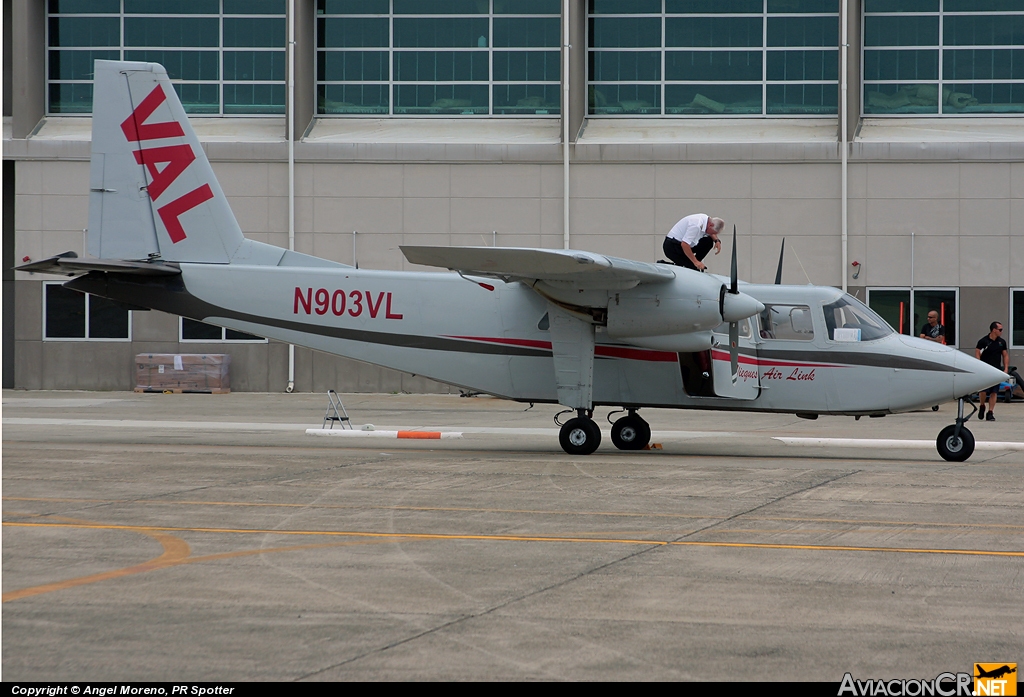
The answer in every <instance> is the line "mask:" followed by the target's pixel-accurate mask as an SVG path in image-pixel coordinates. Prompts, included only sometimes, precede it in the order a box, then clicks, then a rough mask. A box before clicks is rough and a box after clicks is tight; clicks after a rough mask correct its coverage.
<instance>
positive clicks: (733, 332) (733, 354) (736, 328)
mask: <svg viewBox="0 0 1024 697" xmlns="http://www.w3.org/2000/svg"><path fill="white" fill-rule="evenodd" d="M739 352H740V324H739V322H729V367H730V368H731V369H732V384H734V385H735V384H736V378H737V377H738V376H739V364H740V356H739Z"/></svg>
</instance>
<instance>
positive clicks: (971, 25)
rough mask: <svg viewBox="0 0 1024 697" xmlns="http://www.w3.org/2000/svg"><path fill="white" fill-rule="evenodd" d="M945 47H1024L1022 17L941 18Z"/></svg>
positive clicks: (965, 16)
mask: <svg viewBox="0 0 1024 697" xmlns="http://www.w3.org/2000/svg"><path fill="white" fill-rule="evenodd" d="M942 38H943V40H944V41H945V44H946V45H947V46H972V45H981V46H1000V45H1002V46H1019V45H1024V15H976V16H971V15H949V14H947V15H946V16H945V17H944V18H943V23H942Z"/></svg>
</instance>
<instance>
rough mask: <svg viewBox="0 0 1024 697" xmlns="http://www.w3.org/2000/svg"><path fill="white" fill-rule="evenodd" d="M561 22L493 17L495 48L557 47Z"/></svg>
mask: <svg viewBox="0 0 1024 697" xmlns="http://www.w3.org/2000/svg"><path fill="white" fill-rule="evenodd" d="M561 27H562V21H561V20H560V19H559V18H558V17H508V18H504V17H495V18H494V45H495V46H501V47H505V46H526V47H531V46H538V47H548V46H558V45H559V43H560V42H559V38H560V37H559V33H560V32H561Z"/></svg>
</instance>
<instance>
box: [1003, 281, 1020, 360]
mask: <svg viewBox="0 0 1024 697" xmlns="http://www.w3.org/2000/svg"><path fill="white" fill-rule="evenodd" d="M1006 338H1008V339H1009V340H1010V341H1009V343H1010V346H1011V347H1013V348H1024V288H1011V289H1010V336H1008V337H1006Z"/></svg>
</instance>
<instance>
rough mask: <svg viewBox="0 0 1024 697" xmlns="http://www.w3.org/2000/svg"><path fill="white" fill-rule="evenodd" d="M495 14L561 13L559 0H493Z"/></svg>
mask: <svg viewBox="0 0 1024 697" xmlns="http://www.w3.org/2000/svg"><path fill="white" fill-rule="evenodd" d="M494 14H496V15H506V14H507V15H561V14H562V2H561V0H494Z"/></svg>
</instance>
